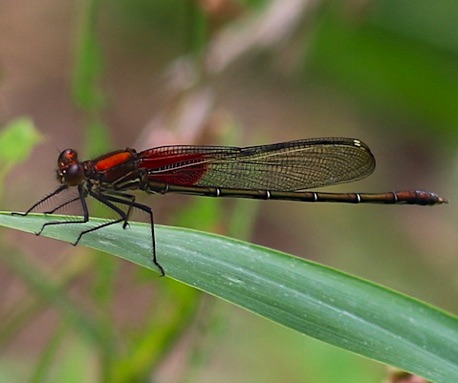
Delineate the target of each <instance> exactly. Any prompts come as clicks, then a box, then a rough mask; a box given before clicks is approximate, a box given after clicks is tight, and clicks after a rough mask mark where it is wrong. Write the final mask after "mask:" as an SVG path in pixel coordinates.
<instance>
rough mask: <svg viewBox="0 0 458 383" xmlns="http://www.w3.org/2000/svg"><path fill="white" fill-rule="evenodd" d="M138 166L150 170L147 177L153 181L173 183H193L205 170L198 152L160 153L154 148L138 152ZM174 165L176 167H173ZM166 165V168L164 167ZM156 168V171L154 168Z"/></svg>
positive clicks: (201, 156) (202, 157) (204, 164)
mask: <svg viewBox="0 0 458 383" xmlns="http://www.w3.org/2000/svg"><path fill="white" fill-rule="evenodd" d="M140 157H141V159H140V164H139V168H144V169H148V170H151V173H149V174H148V177H149V178H150V179H151V180H153V181H159V182H165V183H168V184H173V185H194V184H196V183H197V182H198V181H199V180H200V179H201V178H202V176H203V175H204V174H205V172H206V171H207V166H206V163H205V162H204V161H199V160H204V158H205V157H204V156H203V155H202V154H200V153H189V154H173V153H167V152H164V153H160V152H158V151H157V150H155V149H152V150H147V151H145V152H142V153H141V154H140ZM174 165H175V166H176V167H174ZM165 167H168V168H167V169H164V168H165ZM155 169H157V173H155V172H154V170H155Z"/></svg>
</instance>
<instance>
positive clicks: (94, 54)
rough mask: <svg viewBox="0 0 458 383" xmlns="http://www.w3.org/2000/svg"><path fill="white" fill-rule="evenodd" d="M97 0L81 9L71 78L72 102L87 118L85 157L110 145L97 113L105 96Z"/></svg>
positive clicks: (87, 0) (88, 1)
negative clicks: (101, 81)
mask: <svg viewBox="0 0 458 383" xmlns="http://www.w3.org/2000/svg"><path fill="white" fill-rule="evenodd" d="M99 4H100V2H99V0H85V1H84V2H83V3H82V6H81V15H80V22H79V23H78V25H79V26H80V27H79V31H78V34H77V36H78V37H77V42H76V44H77V49H76V58H75V70H74V79H73V89H72V93H73V100H74V102H75V104H76V105H77V106H78V107H79V108H80V109H82V111H83V112H84V114H85V119H86V129H85V132H86V138H85V148H86V153H85V154H86V155H88V156H92V155H94V154H96V153H97V154H99V153H101V152H103V151H106V149H107V148H108V147H109V146H110V145H109V142H110V139H109V132H108V129H107V127H106V126H105V124H104V123H103V121H102V118H101V116H100V110H101V108H102V107H103V104H104V99H105V97H104V94H103V90H102V89H101V87H100V85H99V82H100V79H101V74H102V71H103V64H102V51H101V49H100V45H99V42H98V39H97V33H96V31H97V13H98V7H99Z"/></svg>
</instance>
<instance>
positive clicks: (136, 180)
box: [16, 138, 447, 275]
mask: <svg viewBox="0 0 458 383" xmlns="http://www.w3.org/2000/svg"><path fill="white" fill-rule="evenodd" d="M57 167H58V168H57V179H58V181H59V182H60V186H59V187H58V188H57V189H56V190H55V191H54V192H52V193H51V194H49V195H48V196H46V197H45V198H43V199H41V200H40V201H38V202H37V203H36V204H34V205H33V206H32V207H31V208H30V209H29V210H27V211H26V212H25V213H16V214H21V215H27V214H29V213H30V212H32V211H35V210H37V209H38V208H39V207H40V206H42V205H43V203H45V202H47V201H49V200H50V199H51V198H53V197H55V196H56V195H58V194H60V193H62V192H63V191H64V190H67V189H69V188H76V190H77V191H78V193H77V195H76V196H74V197H72V198H70V199H67V200H65V201H64V202H61V203H60V204H59V205H58V206H56V207H55V208H53V209H52V210H50V211H47V212H46V213H48V214H52V213H55V212H56V211H58V210H60V209H62V208H63V207H65V206H67V205H70V204H72V203H74V202H79V203H80V205H81V208H82V211H83V216H82V217H81V219H72V220H67V221H56V222H47V223H45V224H44V225H43V226H42V227H41V230H40V231H39V232H38V233H37V235H40V234H41V233H42V232H43V230H44V229H45V228H46V227H47V226H51V225H61V224H78V223H85V222H88V220H89V209H88V206H87V204H86V197H88V196H91V197H93V198H95V199H96V200H98V201H100V202H101V203H102V204H104V205H105V206H107V207H108V208H109V209H111V210H113V211H114V212H115V213H116V215H117V218H116V219H114V220H111V221H108V222H106V223H103V224H101V225H99V226H96V227H93V228H90V229H86V230H84V231H82V232H81V233H80V234H79V236H78V238H77V239H76V241H75V242H74V245H76V244H77V243H78V242H79V241H80V240H81V238H82V237H83V235H85V234H87V233H90V232H93V231H95V230H98V229H101V228H103V227H107V226H110V225H114V224H116V223H120V222H122V223H123V228H126V227H127V226H128V221H129V217H130V214H131V212H132V209H133V208H137V209H140V210H142V211H144V212H145V213H147V214H148V215H149V221H150V226H151V237H152V260H153V262H154V264H155V265H156V266H157V267H158V269H159V271H160V273H161V274H162V275H164V274H165V272H164V269H163V268H162V266H161V265H160V264H159V262H158V260H157V256H156V244H155V235H154V219H153V211H152V209H151V208H150V207H149V206H147V205H144V204H141V203H138V202H136V198H135V195H133V194H131V193H130V192H128V191H131V190H137V189H140V190H143V191H145V192H147V193H158V194H166V193H183V194H193V195H201V196H209V197H237V198H253V199H264V200H268V199H273V200H289V201H304V202H346V203H363V202H364V203H379V204H413V205H436V204H441V203H445V202H447V201H446V200H444V199H442V198H441V197H439V196H438V195H437V194H435V193H431V192H428V191H423V190H407V191H396V192H387V193H324V192H314V191H305V190H306V189H309V188H314V187H321V186H329V185H335V184H339V183H345V182H350V181H355V180H359V179H361V178H364V177H367V176H368V175H369V174H371V173H372V172H373V171H374V169H375V159H374V156H373V155H372V153H371V151H370V149H369V147H368V146H367V145H365V144H364V143H363V142H361V141H360V140H358V139H353V138H312V139H305V140H298V141H291V142H282V143H278V144H271V145H260V146H249V147H246V148H238V147H230V146H187V145H174V146H160V147H156V148H152V149H148V150H144V151H141V152H137V151H135V150H134V149H129V148H127V149H125V150H118V151H114V152H110V153H107V154H105V155H103V156H100V157H98V158H95V159H93V160H88V161H79V159H78V155H77V153H76V151H75V150H73V149H66V150H64V151H63V152H62V153H60V155H59V158H58V160H57Z"/></svg>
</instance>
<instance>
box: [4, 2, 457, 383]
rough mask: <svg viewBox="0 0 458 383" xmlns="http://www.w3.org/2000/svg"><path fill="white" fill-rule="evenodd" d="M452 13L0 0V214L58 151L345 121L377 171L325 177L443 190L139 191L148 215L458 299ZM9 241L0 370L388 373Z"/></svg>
mask: <svg viewBox="0 0 458 383" xmlns="http://www.w3.org/2000/svg"><path fill="white" fill-rule="evenodd" d="M456 25H458V3H456V2H452V1H445V0H441V1H436V2H434V4H433V3H432V2H430V1H424V0H419V1H416V2H412V1H407V0H399V1H394V0H379V1H369V0H366V1H365V0H348V1H318V0H316V1H305V0H283V1H282V0H276V1H275V0H272V1H268V0H256V1H254V0H252V1H249V0H213V1H211V0H201V1H191V0H188V1H183V0H182V1H178V0H155V1H152V0H149V1H147V0H131V1H116V0H111V1H96V0H85V1H66V2H60V1H57V0H49V1H46V2H34V3H28V4H26V3H24V2H10V1H5V0H3V1H2V0H0V32H1V33H0V122H1V124H2V126H3V127H4V129H3V134H2V136H1V137H0V150H1V151H2V152H3V153H4V154H3V155H2V161H1V162H2V163H3V164H4V166H3V168H2V171H1V172H0V175H1V176H2V181H3V183H2V189H1V192H2V194H1V197H2V206H3V208H2V209H3V210H20V211H23V210H25V209H26V208H28V207H29V206H30V205H31V204H32V203H34V202H36V201H37V200H38V199H39V198H41V197H42V196H44V195H45V194H46V193H49V192H51V191H52V190H53V188H54V187H55V185H56V181H55V176H54V174H55V173H54V167H55V161H56V158H57V155H58V153H59V151H60V150H63V149H65V148H67V147H73V148H75V149H77V150H78V151H79V153H80V154H81V156H82V157H84V158H87V157H92V156H96V155H99V154H102V153H104V152H105V151H108V150H112V149H118V148H125V147H135V148H137V149H139V150H141V149H146V148H148V147H152V146H157V145H164V144H223V145H238V146H248V145H255V144H263V143H270V142H276V141H285V140H290V139H298V138H308V137H326V136H345V137H357V138H360V139H361V140H363V141H364V142H365V143H367V144H368V145H369V146H370V147H371V148H372V151H373V153H374V155H375V156H376V158H377V161H378V166H377V170H376V172H375V173H374V175H373V176H372V177H370V178H369V179H367V180H363V181H359V182H358V183H355V184H351V185H342V186H339V187H335V188H329V190H330V191H368V192H370V191H374V192H375V191H380V192H383V191H390V190H401V189H415V188H421V189H426V190H432V191H435V192H437V193H439V194H440V195H442V196H443V197H445V198H448V199H450V201H451V203H450V204H449V205H445V206H438V207H434V208H422V207H405V206H399V207H394V206H363V205H361V206H353V205H350V206H339V205H326V204H323V205H321V204H316V205H314V204H297V203H296V204H295V203H288V202H273V201H271V202H265V203H262V202H260V203H257V202H254V201H232V200H227V201H220V200H214V199H205V198H198V199H195V198H191V197H184V196H172V195H168V196H165V197H161V196H158V197H154V196H140V198H141V201H143V202H145V203H148V204H150V205H151V206H153V207H154V211H155V217H156V221H157V222H158V223H166V224H173V225H179V226H187V227H192V228H196V229H202V230H208V231H212V232H218V233H222V234H226V235H230V236H234V237H237V238H241V239H245V240H250V241H252V242H254V243H258V244H262V245H265V246H269V247H272V248H275V249H279V250H283V251H286V252H289V253H292V254H295V255H297V256H301V257H304V258H307V259H311V260H315V261H317V262H320V263H324V264H326V265H329V266H332V267H335V268H338V269H341V270H344V271H346V272H349V273H352V274H355V275H357V276H360V277H363V278H367V279H369V280H371V281H374V282H377V283H381V284H383V285H385V286H389V287H391V288H393V289H397V290H400V291H402V292H405V293H407V294H409V295H412V296H414V297H417V298H418V299H421V300H425V301H427V302H429V303H431V304H433V305H436V306H439V307H441V308H444V309H446V310H448V311H451V312H452V313H457V312H458V303H457V300H456V299H455V297H456V293H457V287H458V278H457V276H456V272H455V270H456V269H457V266H458V260H457V255H458V254H457V253H458V250H457V249H458V243H457V236H456V228H457V227H458V214H457V208H456V207H455V206H456V205H455V202H454V200H455V198H454V193H452V191H454V190H456V186H457V184H458V156H457V147H458V146H457V143H458V65H457V64H458V34H457V33H456ZM34 127H35V128H36V129H37V130H38V131H39V133H37V132H35V131H34ZM8 129H10V130H8ZM11 130H14V132H19V133H15V134H14V135H11V134H9V135H8V133H6V132H8V131H11ZM2 137H3V138H2ZM27 148H30V153H29V154H30V155H29V157H28V159H26V158H27V150H28V149H27ZM94 208H95V209H96V210H97V209H98V207H97V205H95V204H94ZM97 214H100V215H103V214H104V211H103V210H101V211H100V212H99V211H97ZM134 218H135V219H142V217H141V215H138V216H135V217H134ZM0 246H1V247H0V255H1V259H0V262H1V263H0V284H1V289H0V323H2V325H1V326H0V352H1V354H0V355H1V356H0V380H1V381H10V382H16V381H17V382H23V381H36V382H41V381H45V382H57V381H59V382H60V381H65V382H71V381H75V382H76V381H78V382H80V381H82V380H84V381H111V382H116V381H119V382H132V381H134V382H146V381H158V382H197V381H198V382H214V381H216V380H217V381H218V382H226V381H227V382H233V381H246V382H277V381H285V380H286V379H287V380H288V381H289V382H304V381H310V382H312V381H313V382H318V383H319V382H335V381H339V382H360V381H361V382H380V381H382V380H383V379H384V378H386V376H387V375H388V370H387V368H386V367H385V366H382V365H379V364H376V363H374V362H371V361H368V360H365V359H363V358H361V357H358V356H354V355H351V354H349V353H347V352H344V351H340V350H338V349H336V348H334V347H331V346H327V345H325V344H322V343H319V342H317V341H314V340H311V339H308V338H305V337H302V336H300V335H299V334H297V333H294V332H293V331H290V330H287V329H283V328H281V327H280V326H278V325H275V324H273V323H270V322H268V321H266V320H264V319H262V318H259V317H257V316H254V315H253V314H251V313H248V312H245V311H242V310H240V309H238V308H236V307H233V306H231V305H229V304H227V303H225V302H221V301H217V300H215V299H213V298H212V297H209V296H206V295H203V294H200V293H199V292H197V291H194V290H192V289H191V288H188V287H186V286H182V285H179V284H177V283H175V282H173V281H169V280H167V278H162V279H159V278H157V276H156V274H152V273H149V272H146V271H144V270H140V269H139V268H137V267H136V266H133V265H130V264H127V263H126V262H121V261H117V260H115V259H112V258H113V257H110V256H107V255H106V254H98V253H94V252H92V251H90V250H88V249H85V248H83V247H76V248H73V247H71V246H69V245H68V244H63V243H58V242H55V241H51V240H47V239H45V238H37V237H34V236H31V235H26V234H23V233H18V232H14V231H11V230H8V231H7V230H2V236H1V242H0Z"/></svg>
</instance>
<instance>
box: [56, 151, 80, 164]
mask: <svg viewBox="0 0 458 383" xmlns="http://www.w3.org/2000/svg"><path fill="white" fill-rule="evenodd" d="M77 162H78V154H77V153H76V151H74V150H73V149H65V150H64V151H63V152H62V153H60V155H59V158H58V159H57V166H58V167H59V168H65V167H67V166H69V165H71V164H74V163H77Z"/></svg>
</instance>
